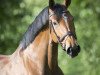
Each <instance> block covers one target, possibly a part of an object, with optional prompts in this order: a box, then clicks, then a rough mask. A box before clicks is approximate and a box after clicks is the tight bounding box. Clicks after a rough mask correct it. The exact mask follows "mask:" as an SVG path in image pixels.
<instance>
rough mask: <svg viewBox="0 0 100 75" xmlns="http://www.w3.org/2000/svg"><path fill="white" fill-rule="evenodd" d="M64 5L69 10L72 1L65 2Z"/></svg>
mask: <svg viewBox="0 0 100 75" xmlns="http://www.w3.org/2000/svg"><path fill="white" fill-rule="evenodd" d="M64 4H65V6H66V7H67V8H68V6H69V5H70V4H71V0H64Z"/></svg>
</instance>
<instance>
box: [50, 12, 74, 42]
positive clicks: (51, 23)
mask: <svg viewBox="0 0 100 75" xmlns="http://www.w3.org/2000/svg"><path fill="white" fill-rule="evenodd" d="M53 15H55V14H54V13H53V14H49V18H50V17H52V16H53ZM67 18H68V17H67V16H63V19H64V21H65V23H66V24H67ZM50 26H51V27H52V28H53V31H54V33H55V35H56V37H57V40H58V43H59V44H62V43H61V42H62V41H63V40H64V38H65V37H68V36H74V37H75V39H76V36H75V35H74V34H73V33H72V32H71V31H67V33H66V34H65V35H64V36H63V37H59V36H58V35H57V33H56V31H55V28H54V26H53V22H52V20H50Z"/></svg>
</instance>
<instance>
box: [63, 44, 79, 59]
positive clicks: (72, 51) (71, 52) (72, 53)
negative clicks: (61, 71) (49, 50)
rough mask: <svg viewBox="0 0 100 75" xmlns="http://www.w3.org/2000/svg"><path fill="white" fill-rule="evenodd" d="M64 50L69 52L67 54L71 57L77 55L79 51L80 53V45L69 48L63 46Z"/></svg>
mask: <svg viewBox="0 0 100 75" xmlns="http://www.w3.org/2000/svg"><path fill="white" fill-rule="evenodd" d="M63 50H64V51H66V52H67V54H68V55H69V56H70V57H71V58H74V57H76V56H77V55H78V54H79V53H80V46H79V45H78V46H76V47H69V48H66V49H65V48H63Z"/></svg>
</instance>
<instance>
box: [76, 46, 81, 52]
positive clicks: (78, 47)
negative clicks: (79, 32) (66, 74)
mask: <svg viewBox="0 0 100 75" xmlns="http://www.w3.org/2000/svg"><path fill="white" fill-rule="evenodd" d="M77 50H78V53H79V52H80V50H81V48H80V46H79V45H78V46H77Z"/></svg>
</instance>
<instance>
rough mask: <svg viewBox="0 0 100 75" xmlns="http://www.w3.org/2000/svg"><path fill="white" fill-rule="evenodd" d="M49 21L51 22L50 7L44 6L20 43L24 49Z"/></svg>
mask: <svg viewBox="0 0 100 75" xmlns="http://www.w3.org/2000/svg"><path fill="white" fill-rule="evenodd" d="M47 23H49V16H48V7H46V8H44V9H43V10H42V11H41V12H40V14H39V15H38V16H37V17H36V19H35V20H34V21H33V23H32V24H31V25H30V26H29V27H28V30H27V31H26V32H25V34H24V36H23V38H22V40H21V42H20V45H19V46H20V47H21V48H22V50H23V49H25V48H26V47H27V46H28V45H29V44H30V43H32V42H33V41H34V39H35V37H36V35H37V34H38V33H39V31H40V30H41V29H42V28H43V27H44V26H45V25H46V24H47Z"/></svg>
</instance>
